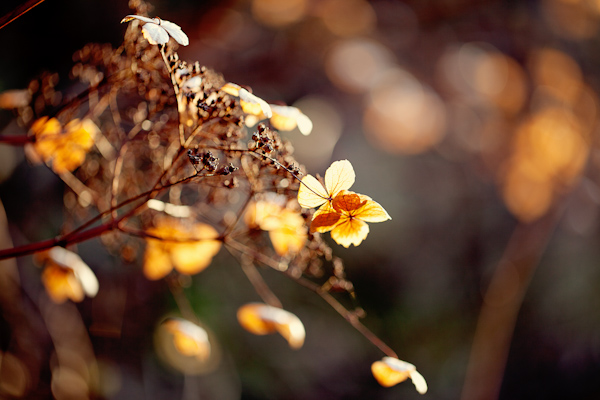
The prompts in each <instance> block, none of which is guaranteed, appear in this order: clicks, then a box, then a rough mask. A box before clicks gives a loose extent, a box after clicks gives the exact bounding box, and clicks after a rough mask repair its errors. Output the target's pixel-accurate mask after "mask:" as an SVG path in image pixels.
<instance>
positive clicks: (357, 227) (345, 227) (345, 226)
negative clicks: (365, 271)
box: [331, 216, 369, 247]
mask: <svg viewBox="0 0 600 400" xmlns="http://www.w3.org/2000/svg"><path fill="white" fill-rule="evenodd" d="M368 234H369V225H367V223H366V222H363V221H361V220H359V219H356V218H347V217H345V216H342V221H341V222H340V223H339V224H338V225H336V226H335V227H334V228H333V230H332V231H331V238H332V239H333V240H334V241H335V242H336V243H337V244H339V245H342V246H344V247H350V245H351V244H353V245H355V246H358V245H359V244H361V243H362V241H363V240H365V239H366V237H367V235H368Z"/></svg>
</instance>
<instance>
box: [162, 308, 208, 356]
mask: <svg viewBox="0 0 600 400" xmlns="http://www.w3.org/2000/svg"><path fill="white" fill-rule="evenodd" d="M163 325H164V326H165V328H167V330H168V331H169V332H171V334H173V344H174V345H175V348H176V349H177V351H178V352H179V353H181V354H183V355H185V356H188V357H196V358H197V359H199V360H201V361H203V360H207V359H208V358H209V357H210V350H211V348H210V347H211V346H210V342H209V339H208V333H206V330H204V328H202V327H200V326H198V325H196V324H194V323H192V322H190V321H188V320H186V319H182V318H169V319H167V320H166V321H164V322H163Z"/></svg>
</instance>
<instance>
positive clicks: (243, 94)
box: [240, 88, 273, 118]
mask: <svg viewBox="0 0 600 400" xmlns="http://www.w3.org/2000/svg"><path fill="white" fill-rule="evenodd" d="M240 100H243V101H246V102H248V103H258V104H259V105H260V109H261V110H262V112H263V114H265V116H266V117H267V118H271V117H272V116H273V112H272V111H271V106H269V104H267V102H266V101H264V100H263V99H261V98H260V97H258V96H255V95H253V94H252V93H250V92H249V91H247V90H246V89H244V88H241V89H240Z"/></svg>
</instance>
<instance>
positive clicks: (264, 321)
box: [237, 303, 306, 349]
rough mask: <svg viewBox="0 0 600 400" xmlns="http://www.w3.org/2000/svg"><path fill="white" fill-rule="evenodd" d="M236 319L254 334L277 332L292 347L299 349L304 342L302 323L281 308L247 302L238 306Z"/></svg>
mask: <svg viewBox="0 0 600 400" xmlns="http://www.w3.org/2000/svg"><path fill="white" fill-rule="evenodd" d="M237 319H238V321H239V323H240V325H242V327H243V328H244V329H246V330H247V331H248V332H250V333H253V334H255V335H267V334H271V333H275V332H279V334H280V335H281V336H283V337H284V338H285V340H287V342H288V343H289V345H290V347H291V348H293V349H299V348H300V347H302V345H303V344H304V338H305V337H306V332H305V330H304V325H302V322H301V321H300V319H299V318H298V317H296V316H295V315H294V314H292V313H290V312H289V311H285V310H283V309H281V308H277V307H272V306H269V305H266V304H262V303H249V304H246V305H244V306H242V307H240V309H239V310H238V312H237Z"/></svg>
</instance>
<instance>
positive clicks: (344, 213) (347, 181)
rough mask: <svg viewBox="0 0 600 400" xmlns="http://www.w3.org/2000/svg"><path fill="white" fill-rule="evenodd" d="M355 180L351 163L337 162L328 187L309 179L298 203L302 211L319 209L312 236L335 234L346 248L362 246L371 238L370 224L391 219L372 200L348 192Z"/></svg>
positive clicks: (304, 180) (328, 173) (304, 181)
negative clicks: (314, 233)
mask: <svg viewBox="0 0 600 400" xmlns="http://www.w3.org/2000/svg"><path fill="white" fill-rule="evenodd" d="M355 177H356V175H355V173H354V168H353V167H352V164H350V162H349V161H348V160H341V161H335V162H334V163H332V164H331V166H330V167H329V168H328V169H327V171H326V172H325V185H323V184H321V183H320V182H319V181H318V180H317V179H316V178H315V177H314V176H312V175H306V176H305V177H304V178H302V182H301V183H302V184H301V186H300V189H299V190H298V203H300V205H301V206H302V207H304V208H316V207H318V209H317V210H316V211H315V213H314V215H313V220H312V222H311V224H310V230H311V232H321V233H323V232H329V231H331V238H332V239H333V240H334V241H335V242H336V243H338V244H340V245H342V246H344V247H349V246H350V245H351V244H353V245H355V246H358V245H359V244H361V243H362V241H363V240H364V239H365V238H366V237H367V235H368V234H369V226H368V225H367V222H383V221H386V220H388V219H391V217H390V216H389V214H388V213H387V211H385V209H384V208H383V207H382V206H381V205H379V203H377V202H375V201H373V200H372V199H371V198H370V197H369V196H365V195H362V194H358V193H354V192H351V191H349V190H348V189H349V188H350V187H351V186H352V185H353V184H354V181H355Z"/></svg>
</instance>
